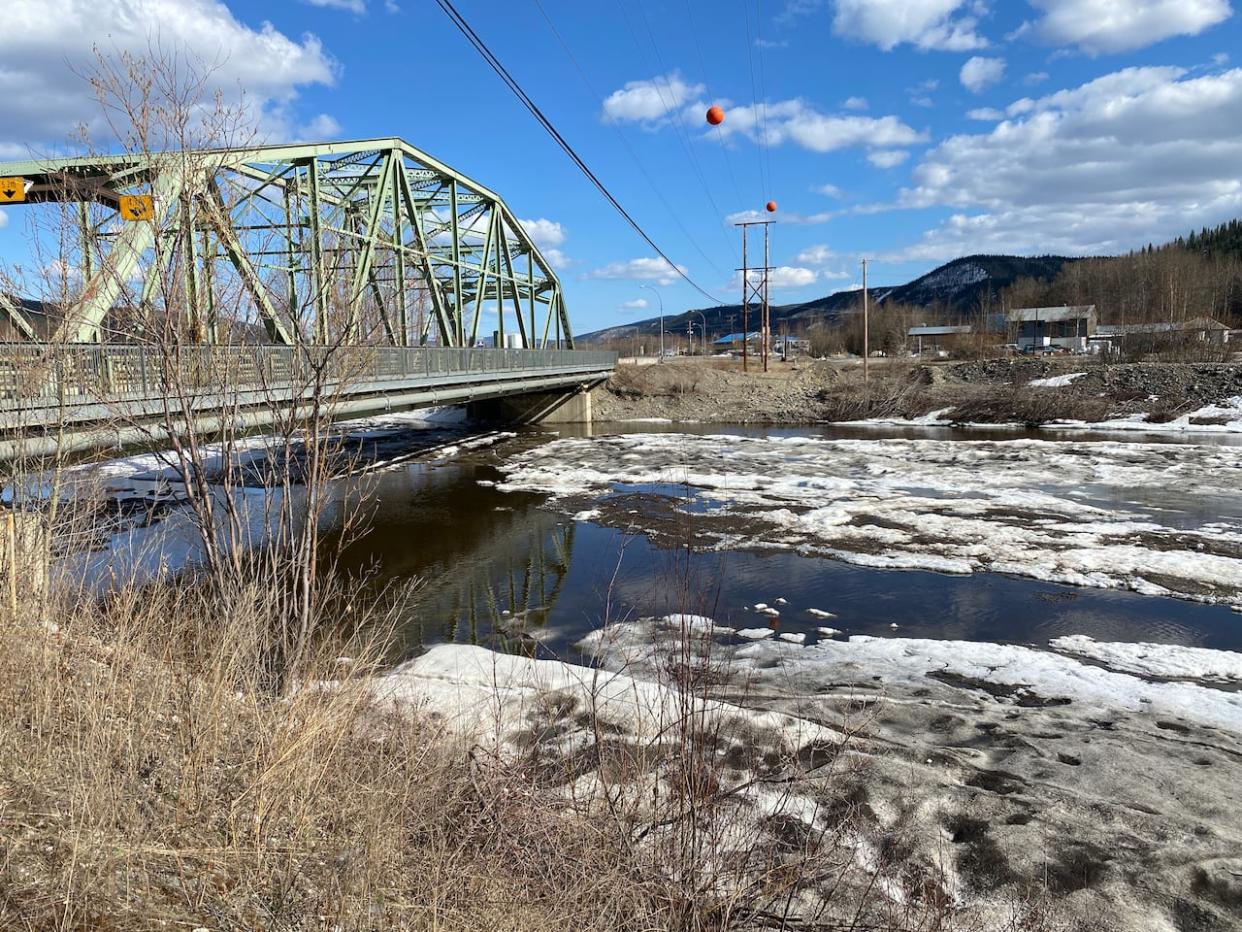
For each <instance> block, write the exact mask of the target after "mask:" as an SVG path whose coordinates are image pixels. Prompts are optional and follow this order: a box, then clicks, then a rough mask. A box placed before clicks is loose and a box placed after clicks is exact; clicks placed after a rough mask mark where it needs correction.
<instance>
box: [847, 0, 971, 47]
mask: <svg viewBox="0 0 1242 932" xmlns="http://www.w3.org/2000/svg"><path fill="white" fill-rule="evenodd" d="M979 8H980V7H979V4H978V3H977V2H974V0H836V15H835V16H834V18H833V21H832V29H833V32H835V33H836V34H837V35H839V36H845V37H847V38H850V39H857V40H858V41H860V42H869V43H871V44H873V45H878V46H879V47H880V48H881V49H883V50H884V51H886V52H887V51H890V50H891V49H893V48H895V47H896V46H898V45H901V44H903V43H909V44H910V45H914V46H916V47H918V48H921V49H938V50H941V51H947V52H967V51H971V50H972V49H981V48H984V47H986V46H987V44H988V43H987V40H986V39H985V38H983V37H982V36H981V35H979V33H978V32H977V31H976V29H977V27H978V25H979V21H978V18H977V16H975V15H973V14H974V12H975V11H976V10H977V9H979Z"/></svg>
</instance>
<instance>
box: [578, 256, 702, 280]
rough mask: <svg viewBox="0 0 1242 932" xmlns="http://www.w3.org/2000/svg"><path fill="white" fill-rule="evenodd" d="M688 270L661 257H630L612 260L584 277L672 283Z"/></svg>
mask: <svg viewBox="0 0 1242 932" xmlns="http://www.w3.org/2000/svg"><path fill="white" fill-rule="evenodd" d="M686 271H687V269H686V267H685V266H684V265H679V266H676V267H674V266H672V265H670V264H669V263H668V262H665V261H664V260H663V259H659V258H642V259H629V260H627V261H622V262H610V263H608V264H607V265H605V266H602V267H601V268H598V269H592V270H591V271H589V272H587V273H586V274H585V275H584V276H583V278H588V279H620V280H628V281H637V282H657V283H658V284H661V285H671V284H673V282H675V281H677V279H678V273H679V272H681V273H685V272H686Z"/></svg>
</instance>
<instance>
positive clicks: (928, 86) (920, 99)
mask: <svg viewBox="0 0 1242 932" xmlns="http://www.w3.org/2000/svg"><path fill="white" fill-rule="evenodd" d="M939 87H940V79H939V78H928V79H927V80H926V81H920V82H919V83H918V84H916V85H914V87H910V88H906V93H907V94H909V95H910V103H912V104H914V106H916V107H926V108H928V109H930V108H932V107H934V106H936V102H935V101H934V100H932V96H931V95H932V94H933V93H934V92H935V91H936V89H937V88H939Z"/></svg>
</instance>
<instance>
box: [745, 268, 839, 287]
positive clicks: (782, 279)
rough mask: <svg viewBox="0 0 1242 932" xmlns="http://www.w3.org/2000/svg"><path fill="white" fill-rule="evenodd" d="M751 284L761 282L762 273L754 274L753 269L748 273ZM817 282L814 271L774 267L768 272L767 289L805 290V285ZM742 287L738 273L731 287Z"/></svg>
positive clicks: (817, 278)
mask: <svg viewBox="0 0 1242 932" xmlns="http://www.w3.org/2000/svg"><path fill="white" fill-rule="evenodd" d="M750 280H751V282H753V283H755V284H758V283H759V282H760V281H762V280H763V273H762V272H761V271H760V272H756V271H754V270H753V269H752V270H751V273H750ZM817 281H819V273H818V272H816V271H815V270H814V269H802V268H795V267H792V266H788V265H781V266H776V267H774V268H771V269H769V270H768V287H770V288H773V289H776V288H805V287H806V286H807V285H813V284H815V283H816V282H817ZM741 286H742V273H741V272H738V273H737V275H736V276H734V278H733V282H732V284H731V287H733V288H740V287H741Z"/></svg>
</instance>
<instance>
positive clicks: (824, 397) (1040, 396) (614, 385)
mask: <svg viewBox="0 0 1242 932" xmlns="http://www.w3.org/2000/svg"><path fill="white" fill-rule="evenodd" d="M1239 398H1242V366H1239V365H1234V364H1212V363H1203V364H1195V363H1129V364H1124V365H1107V364H1103V363H1101V362H1099V361H1098V360H1094V359H1079V358H1065V359H1012V360H1011V359H997V360H982V361H976V362H964V363H943V364H919V363H914V362H911V361H906V360H892V361H890V360H877V361H876V364H875V365H873V366H872V367H871V373H870V379H869V380H868V382H867V383H864V382H863V379H862V368H861V364H860V363H859V361H858V360H812V361H802V362H801V363H798V364H792V363H791V364H787V363H773V364H772V365H771V366H770V371H768V372H762V371H757V367H754V366H752V370H751V371H750V372H749V373H745V372H742V371H741V368H740V366H739V365H738V364H737V363H736V362H734V361H732V360H717V359H711V360H695V361H677V362H670V363H664V364H660V365H647V366H632V365H627V366H622V367H621V368H619V369H618V370H617V372H616V374H615V375H614V376H613V378H612V379H610V380H609V381H608V383H607V384H606V385H605V386H604V387H603V388H601V389H600V390H599V391H598V392H597V393H596V397H595V417H596V419H597V420H602V421H625V420H638V419H651V418H660V419H668V420H672V421H698V422H704V423H716V422H721V423H723V422H731V423H738V422H751V423H772V424H795V423H822V422H832V421H843V422H849V421H861V420H867V419H873V418H897V419H907V420H915V419H919V418H926V417H927V416H928V415H930V414H932V413H933V412H940V413H941V416H940V417H939V418H938V419H937V420H938V421H942V422H960V423H982V424H999V423H1015V424H1021V425H1026V426H1042V425H1045V424H1052V423H1056V422H1065V421H1078V422H1086V423H1102V422H1106V421H1110V420H1115V419H1118V418H1136V417H1139V416H1142V417H1141V422H1143V423H1150V424H1152V425H1160V424H1165V423H1169V422H1172V421H1175V420H1177V419H1178V418H1185V419H1186V423H1185V424H1184V425H1183V429H1184V428H1185V427H1195V426H1204V427H1220V426H1223V425H1227V424H1228V423H1229V422H1230V421H1231V420H1234V417H1233V416H1232V412H1231V409H1232V408H1233V407H1237V406H1238V403H1237V401H1236V399H1239ZM1213 406H1216V407H1223V409H1224V410H1208V411H1206V412H1204V413H1202V414H1200V413H1199V412H1201V411H1202V409H1205V408H1208V409H1213ZM1237 417H1238V418H1242V413H1240V414H1239V415H1237ZM1197 421H1202V422H1203V423H1202V424H1199V423H1197Z"/></svg>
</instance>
